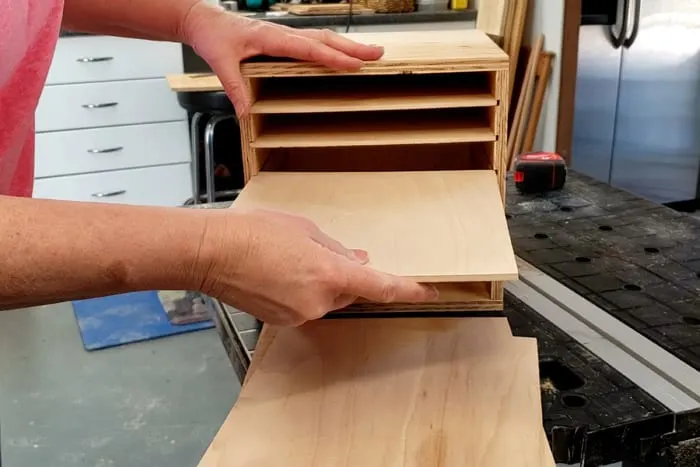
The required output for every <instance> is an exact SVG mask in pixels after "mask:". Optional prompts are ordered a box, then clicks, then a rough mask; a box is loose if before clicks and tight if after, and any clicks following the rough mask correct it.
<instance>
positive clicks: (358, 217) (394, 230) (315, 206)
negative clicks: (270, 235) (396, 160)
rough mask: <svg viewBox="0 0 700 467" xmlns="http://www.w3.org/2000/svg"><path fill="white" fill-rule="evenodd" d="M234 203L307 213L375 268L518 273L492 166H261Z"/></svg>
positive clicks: (419, 274)
mask: <svg viewBox="0 0 700 467" xmlns="http://www.w3.org/2000/svg"><path fill="white" fill-rule="evenodd" d="M234 207H240V208H264V209H275V210H282V211H287V212H292V213H296V214H299V215H302V216H305V217H307V218H309V219H311V220H313V221H314V222H316V224H318V225H319V227H320V228H321V229H322V230H324V231H325V232H326V233H328V234H329V235H330V236H332V237H333V238H336V239H337V240H338V241H340V242H342V243H343V244H344V245H346V246H347V247H349V248H362V249H365V250H367V251H368V252H369V256H370V266H372V267H373V268H375V269H378V270H381V271H384V272H387V273H390V274H395V275H399V276H405V277H410V278H414V279H416V280H419V281H423V282H470V281H496V280H498V281H500V280H512V279H516V278H517V266H516V263H515V256H514V254H513V248H512V246H511V242H510V237H509V234H508V226H507V224H506V220H505V216H504V214H503V204H502V201H501V197H500V193H499V187H498V182H497V178H496V175H495V173H494V172H493V171H488V170H483V171H424V172H347V173H342V172H327V173H321V172H315V173H312V172H305V173H295V172H265V171H263V172H260V173H259V174H258V175H257V176H255V177H253V178H251V180H250V181H249V182H248V184H247V185H246V186H245V188H244V189H243V191H242V193H241V194H240V195H239V197H238V198H237V199H236V201H235V202H234Z"/></svg>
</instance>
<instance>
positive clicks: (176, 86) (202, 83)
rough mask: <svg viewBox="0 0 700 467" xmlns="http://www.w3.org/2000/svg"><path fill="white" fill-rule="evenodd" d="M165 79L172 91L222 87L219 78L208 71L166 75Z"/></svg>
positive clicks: (207, 89)
mask: <svg viewBox="0 0 700 467" xmlns="http://www.w3.org/2000/svg"><path fill="white" fill-rule="evenodd" d="M166 79H167V81H168V86H170V89H171V90H172V91H174V92H212V91H223V89H224V87H223V86H222V85H221V81H220V80H219V78H218V77H217V76H216V75H214V74H210V73H186V74H176V75H168V76H166Z"/></svg>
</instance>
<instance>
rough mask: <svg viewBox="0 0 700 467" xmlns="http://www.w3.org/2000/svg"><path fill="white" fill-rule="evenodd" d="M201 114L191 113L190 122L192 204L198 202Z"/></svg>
mask: <svg viewBox="0 0 700 467" xmlns="http://www.w3.org/2000/svg"><path fill="white" fill-rule="evenodd" d="M202 116H203V115H202V114H201V113H199V112H196V113H195V114H194V115H192V123H191V124H190V144H191V147H190V152H191V153H192V163H191V164H190V170H191V171H192V195H193V197H194V198H193V199H194V204H199V121H200V120H201V119H202Z"/></svg>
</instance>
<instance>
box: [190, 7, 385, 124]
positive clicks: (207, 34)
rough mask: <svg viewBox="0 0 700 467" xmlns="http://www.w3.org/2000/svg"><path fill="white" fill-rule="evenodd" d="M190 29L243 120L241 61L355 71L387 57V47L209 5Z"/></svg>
mask: <svg viewBox="0 0 700 467" xmlns="http://www.w3.org/2000/svg"><path fill="white" fill-rule="evenodd" d="M185 23H186V24H185V25H184V26H183V28H184V30H185V37H186V41H187V43H188V44H189V45H190V46H191V47H192V48H193V49H194V50H195V51H196V52H197V53H198V54H199V55H200V56H201V57H202V58H203V59H204V60H205V61H206V62H207V63H208V64H209V66H211V68H212V70H213V71H214V73H216V75H217V76H218V77H219V79H220V80H221V84H222V85H223V87H224V89H225V90H226V93H227V94H228V96H229V98H230V99H231V102H232V103H233V105H234V106H235V108H236V113H237V114H238V116H239V117H241V116H243V115H245V114H246V113H247V112H248V109H249V108H250V105H251V98H250V93H249V90H248V88H247V86H246V85H245V83H244V81H243V77H242V75H241V71H240V63H241V61H243V60H245V59H247V58H250V57H253V56H256V55H267V56H271V57H288V58H293V59H298V60H303V61H310V62H315V63H319V64H321V65H324V66H327V67H329V68H332V69H336V70H341V71H355V70H358V69H360V68H361V67H362V65H363V62H364V61H373V60H378V59H379V58H381V56H382V55H383V53H384V51H383V49H382V48H381V47H376V46H370V45H364V44H359V43H357V42H354V41H351V40H350V39H347V38H344V37H343V36H341V35H339V34H336V33H334V32H332V31H329V30H320V29H308V30H304V29H294V28H290V27H287V26H282V25H278V24H273V23H269V22H266V21H259V20H253V19H250V18H246V17H244V16H242V15H238V14H235V13H229V12H226V11H223V10H221V9H216V8H212V7H211V6H209V5H207V4H206V3H204V2H199V4H197V5H195V6H194V7H192V9H191V11H190V13H189V14H188V15H187V18H186V21H185Z"/></svg>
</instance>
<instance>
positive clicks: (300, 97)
mask: <svg viewBox="0 0 700 467" xmlns="http://www.w3.org/2000/svg"><path fill="white" fill-rule="evenodd" d="M280 94H282V93H278V96H274V95H272V96H270V97H263V98H260V99H258V100H257V101H256V102H255V103H254V104H253V106H252V108H251V113H254V114H281V113H309V112H355V111H380V110H409V109H455V108H469V107H493V106H495V105H496V104H497V100H496V98H495V97H493V95H491V94H489V93H486V92H480V91H477V92H474V91H470V90H468V89H466V90H465V89H449V88H447V89H408V90H405V89H394V90H383V89H380V90H374V89H348V90H345V91H340V90H339V91H331V92H324V91H320V90H319V91H316V92H309V93H308V94H306V93H299V92H294V93H293V94H292V95H289V94H288V95H283V94H282V95H280Z"/></svg>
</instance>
